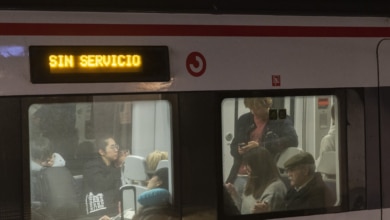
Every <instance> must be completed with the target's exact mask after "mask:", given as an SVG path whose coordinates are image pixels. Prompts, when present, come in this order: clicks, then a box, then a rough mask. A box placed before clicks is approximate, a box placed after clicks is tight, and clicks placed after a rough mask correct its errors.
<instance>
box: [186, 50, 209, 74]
mask: <svg viewBox="0 0 390 220" xmlns="http://www.w3.org/2000/svg"><path fill="white" fill-rule="evenodd" d="M186 68H187V71H188V72H189V73H190V74H191V75H193V76H195V77H199V76H201V75H203V74H204V73H205V71H206V59H205V58H204V56H203V54H201V53H199V52H192V53H190V54H189V55H188V56H187V60H186Z"/></svg>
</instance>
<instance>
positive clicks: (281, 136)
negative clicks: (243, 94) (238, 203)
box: [226, 112, 298, 183]
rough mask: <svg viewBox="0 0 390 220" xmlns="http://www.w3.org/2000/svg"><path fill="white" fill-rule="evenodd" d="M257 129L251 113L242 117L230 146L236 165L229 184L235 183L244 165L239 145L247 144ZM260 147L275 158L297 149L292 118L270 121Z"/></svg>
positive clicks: (233, 167) (234, 164)
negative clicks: (293, 148)
mask: <svg viewBox="0 0 390 220" xmlns="http://www.w3.org/2000/svg"><path fill="white" fill-rule="evenodd" d="M255 129H256V124H255V121H254V116H253V114H252V113H250V112H249V113H246V114H243V115H242V116H240V118H239V119H238V121H237V124H236V130H235V136H234V139H233V141H232V143H231V144H230V154H231V155H232V156H233V158H234V163H233V166H232V168H231V170H230V174H229V177H228V179H227V181H226V182H227V183H234V181H235V179H236V177H237V173H238V170H239V169H240V166H241V163H242V155H240V154H239V153H238V144H240V143H247V142H248V141H249V139H250V134H251V132H252V131H253V130H255ZM260 146H262V147H265V148H266V149H267V150H269V151H270V152H271V154H272V155H273V156H274V157H276V156H277V155H279V153H280V152H282V151H283V150H284V149H286V148H288V147H297V146H298V136H297V133H296V131H295V128H294V125H293V123H292V121H291V119H290V117H287V118H286V119H278V120H268V122H267V124H266V125H265V127H264V130H263V134H262V137H261V142H260Z"/></svg>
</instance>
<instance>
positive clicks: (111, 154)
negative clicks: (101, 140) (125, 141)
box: [101, 138, 119, 162]
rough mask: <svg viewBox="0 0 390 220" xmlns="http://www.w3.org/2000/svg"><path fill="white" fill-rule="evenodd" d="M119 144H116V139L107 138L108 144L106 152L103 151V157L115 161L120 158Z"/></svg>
mask: <svg viewBox="0 0 390 220" xmlns="http://www.w3.org/2000/svg"><path fill="white" fill-rule="evenodd" d="M118 150H119V146H118V145H117V144H116V142H115V140H114V139H112V138H109V139H107V145H106V149H105V152H102V153H101V155H102V157H104V158H106V159H107V160H108V161H111V162H112V161H115V160H116V159H117V158H118Z"/></svg>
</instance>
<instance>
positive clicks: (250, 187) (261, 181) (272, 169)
mask: <svg viewBox="0 0 390 220" xmlns="http://www.w3.org/2000/svg"><path fill="white" fill-rule="evenodd" d="M243 161H244V164H245V165H247V166H249V167H250V168H251V170H252V171H251V173H250V175H249V178H248V182H247V184H246V187H245V192H244V193H245V195H251V194H253V196H254V197H255V198H259V197H260V196H261V195H262V194H263V192H264V190H265V189H266V188H267V187H268V186H269V185H270V184H271V183H273V182H275V181H277V180H278V179H279V177H280V176H279V170H278V168H277V167H276V163H275V161H274V159H273V157H272V155H271V153H270V152H269V151H268V150H267V149H265V148H263V147H256V148H253V149H251V150H249V151H248V152H246V153H245V154H244V157H243Z"/></svg>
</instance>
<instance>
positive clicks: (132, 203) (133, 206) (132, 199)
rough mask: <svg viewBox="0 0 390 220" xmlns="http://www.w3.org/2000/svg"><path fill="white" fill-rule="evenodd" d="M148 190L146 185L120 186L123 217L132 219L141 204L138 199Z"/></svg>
mask: <svg viewBox="0 0 390 220" xmlns="http://www.w3.org/2000/svg"><path fill="white" fill-rule="evenodd" d="M146 190H148V189H147V188H146V187H144V186H140V185H133V184H127V185H123V186H122V187H121V188H120V192H121V206H122V207H121V210H123V212H122V213H121V214H122V215H123V216H122V219H131V218H132V215H134V213H135V212H136V211H137V209H138V207H140V206H141V204H140V203H139V202H138V201H137V198H138V197H139V195H140V194H142V193H143V192H145V191H146Z"/></svg>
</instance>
